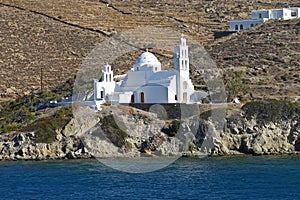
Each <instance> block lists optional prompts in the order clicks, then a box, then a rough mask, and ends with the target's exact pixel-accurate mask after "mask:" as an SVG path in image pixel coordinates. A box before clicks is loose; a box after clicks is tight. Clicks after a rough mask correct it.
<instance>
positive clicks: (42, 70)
mask: <svg viewBox="0 0 300 200" xmlns="http://www.w3.org/2000/svg"><path fill="white" fill-rule="evenodd" d="M41 93H43V67H41Z"/></svg>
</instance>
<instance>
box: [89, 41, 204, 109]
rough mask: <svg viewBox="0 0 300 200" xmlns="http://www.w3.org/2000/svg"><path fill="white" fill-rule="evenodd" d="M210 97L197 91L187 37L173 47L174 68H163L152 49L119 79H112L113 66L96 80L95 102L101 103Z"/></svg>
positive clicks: (147, 101) (172, 100)
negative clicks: (192, 74) (191, 77)
mask: <svg viewBox="0 0 300 200" xmlns="http://www.w3.org/2000/svg"><path fill="white" fill-rule="evenodd" d="M205 96H207V93H206V92H204V91H195V90H194V85H193V83H192V81H191V79H190V69H189V54H188V46H187V44H186V39H185V38H183V37H182V38H181V39H180V43H179V45H178V46H175V48H174V69H172V70H162V69H161V63H160V62H159V61H158V59H157V58H156V57H155V55H153V54H152V53H150V52H148V51H147V52H144V53H142V54H141V55H140V56H139V57H138V59H137V60H136V63H135V65H134V66H133V67H132V69H131V70H130V71H129V72H128V73H127V74H126V76H125V78H124V79H123V80H122V81H120V82H115V81H114V80H113V71H112V69H111V66H110V65H105V66H104V69H103V70H102V80H101V81H99V80H94V101H95V105H96V107H97V108H98V109H99V108H100V105H101V104H103V103H105V102H108V103H112V104H118V103H193V102H200V101H201V99H202V98H203V97H205Z"/></svg>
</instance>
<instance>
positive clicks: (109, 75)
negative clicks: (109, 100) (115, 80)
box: [109, 74, 111, 82]
mask: <svg viewBox="0 0 300 200" xmlns="http://www.w3.org/2000/svg"><path fill="white" fill-rule="evenodd" d="M109 82H111V74H110V75H109Z"/></svg>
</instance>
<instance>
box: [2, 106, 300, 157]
mask: <svg viewBox="0 0 300 200" xmlns="http://www.w3.org/2000/svg"><path fill="white" fill-rule="evenodd" d="M84 109H86V108H84ZM285 110H286V109H284V111H285ZM285 113H286V112H284V115H283V116H284V117H283V118H281V117H280V116H279V117H278V116H277V117H274V116H271V118H269V120H265V121H264V120H262V119H261V116H264V115H253V116H250V117H249V116H247V115H246V114H245V111H244V110H242V109H238V110H237V111H236V112H234V113H231V114H229V113H227V116H226V118H225V119H223V120H224V121H226V123H224V124H223V123H222V120H219V121H213V120H212V119H211V118H210V117H209V118H207V119H201V118H199V117H197V116H193V117H190V118H187V119H184V120H179V121H178V123H179V124H180V125H179V126H178V129H176V131H175V133H172V134H171V132H170V131H166V130H168V129H170V125H171V124H172V121H170V120H161V119H158V118H157V116H156V115H155V114H153V113H149V112H145V111H142V110H139V109H135V108H131V107H126V106H109V107H104V110H102V111H101V112H100V113H93V114H92V113H89V114H86V115H82V117H81V118H74V119H72V120H71V121H70V122H69V123H68V124H67V125H66V126H65V127H64V128H63V129H62V130H57V135H56V140H55V141H54V142H52V143H36V142H35V138H36V135H35V133H33V132H15V133H6V134H1V135H0V160H44V159H76V158H91V157H96V158H107V157H139V156H153V157H157V156H182V155H188V156H198V155H203V154H206V155H217V156H220V155H235V154H252V155H274V154H294V153H297V152H299V151H300V120H299V113H298V111H297V112H294V114H291V115H289V117H286V114H285ZM104 119H109V120H108V121H107V120H104ZM103 123H106V124H103ZM175 124H176V123H175ZM104 125H105V126H104ZM223 125H224V126H223ZM115 133H117V134H115Z"/></svg>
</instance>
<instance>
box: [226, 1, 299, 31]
mask: <svg viewBox="0 0 300 200" xmlns="http://www.w3.org/2000/svg"><path fill="white" fill-rule="evenodd" d="M295 18H300V8H297V7H287V8H282V9H270V10H253V11H252V12H251V19H242V20H231V21H230V22H229V26H230V28H229V30H230V31H241V30H243V29H248V28H251V27H253V26H255V25H258V24H261V23H264V22H266V21H268V20H274V19H283V20H289V19H295Z"/></svg>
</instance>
